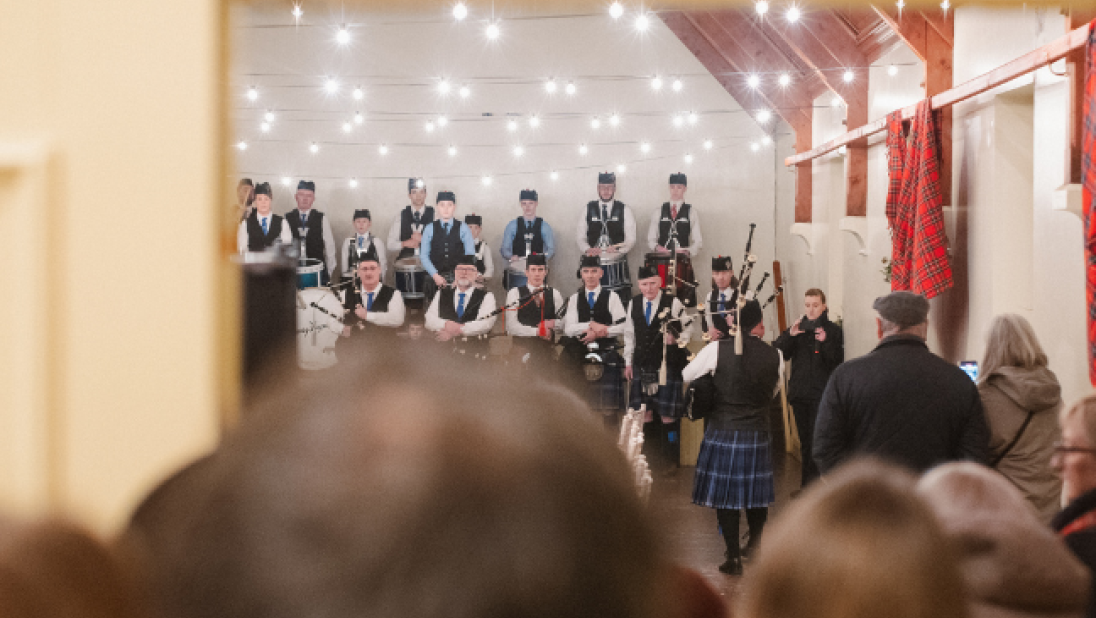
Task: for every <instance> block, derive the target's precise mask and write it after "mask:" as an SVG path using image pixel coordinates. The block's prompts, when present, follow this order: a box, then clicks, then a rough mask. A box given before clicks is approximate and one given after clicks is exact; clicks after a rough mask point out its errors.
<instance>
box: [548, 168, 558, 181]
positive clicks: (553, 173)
mask: <svg viewBox="0 0 1096 618" xmlns="http://www.w3.org/2000/svg"><path fill="white" fill-rule="evenodd" d="M548 177H549V178H551V179H552V180H559V172H557V171H556V170H552V173H551V174H548Z"/></svg>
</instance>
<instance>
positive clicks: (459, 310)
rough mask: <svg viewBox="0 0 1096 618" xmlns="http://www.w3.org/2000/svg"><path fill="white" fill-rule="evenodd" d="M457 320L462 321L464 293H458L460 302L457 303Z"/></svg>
mask: <svg viewBox="0 0 1096 618" xmlns="http://www.w3.org/2000/svg"><path fill="white" fill-rule="evenodd" d="M457 319H458V320H461V319H464V292H461V293H460V300H459V301H457Z"/></svg>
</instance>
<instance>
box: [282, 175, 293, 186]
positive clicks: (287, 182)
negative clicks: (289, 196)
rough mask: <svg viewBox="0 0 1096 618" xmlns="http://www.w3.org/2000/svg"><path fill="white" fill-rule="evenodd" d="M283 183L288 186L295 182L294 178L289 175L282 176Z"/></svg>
mask: <svg viewBox="0 0 1096 618" xmlns="http://www.w3.org/2000/svg"><path fill="white" fill-rule="evenodd" d="M282 184H283V185H285V186H287V187H288V186H289V185H291V184H293V179H292V178H290V177H289V176H282Z"/></svg>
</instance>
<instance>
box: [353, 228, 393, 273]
mask: <svg viewBox="0 0 1096 618" xmlns="http://www.w3.org/2000/svg"><path fill="white" fill-rule="evenodd" d="M359 237H364V238H365V241H364V242H363V243H362V248H361V249H356V250H357V252H358V255H365V254H366V253H368V252H369V245H373V246H375V247H376V248H377V261H379V262H380V263H381V280H382V281H383V280H384V273H386V272H388V263H387V262H388V258H387V257H386V255H385V254H386V253H387V251H385V250H384V245H382V244H381V243H379V242H377V240H378V239H377V237H376V236H374V235H373V234H372V233H371V232H366V233H365V234H354V235H353V236H351V237H350V238H347V239H346V241H344V242H343V246H342V262H343V270H342V272H343V276H344V277H353V276H354V266H353V265H352V264H351V263H350V247H351V245H353V246H354V247H355V248H356V247H357V246H358V238H359Z"/></svg>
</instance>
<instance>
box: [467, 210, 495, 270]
mask: <svg viewBox="0 0 1096 618" xmlns="http://www.w3.org/2000/svg"><path fill="white" fill-rule="evenodd" d="M464 224H465V225H467V226H468V231H469V232H470V233H471V234H472V243H473V248H474V249H475V251H476V270H477V271H479V275H478V276H477V277H476V285H479V286H482V285H484V284H485V283H487V282H488V281H490V280H491V277H493V276H494V275H495V261H494V259H492V258H491V247H489V246H488V245H487V243H485V242H483V239H482V238H480V234H482V233H483V217H482V216H480V215H477V214H476V213H472V214H469V215H465V216H464Z"/></svg>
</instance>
